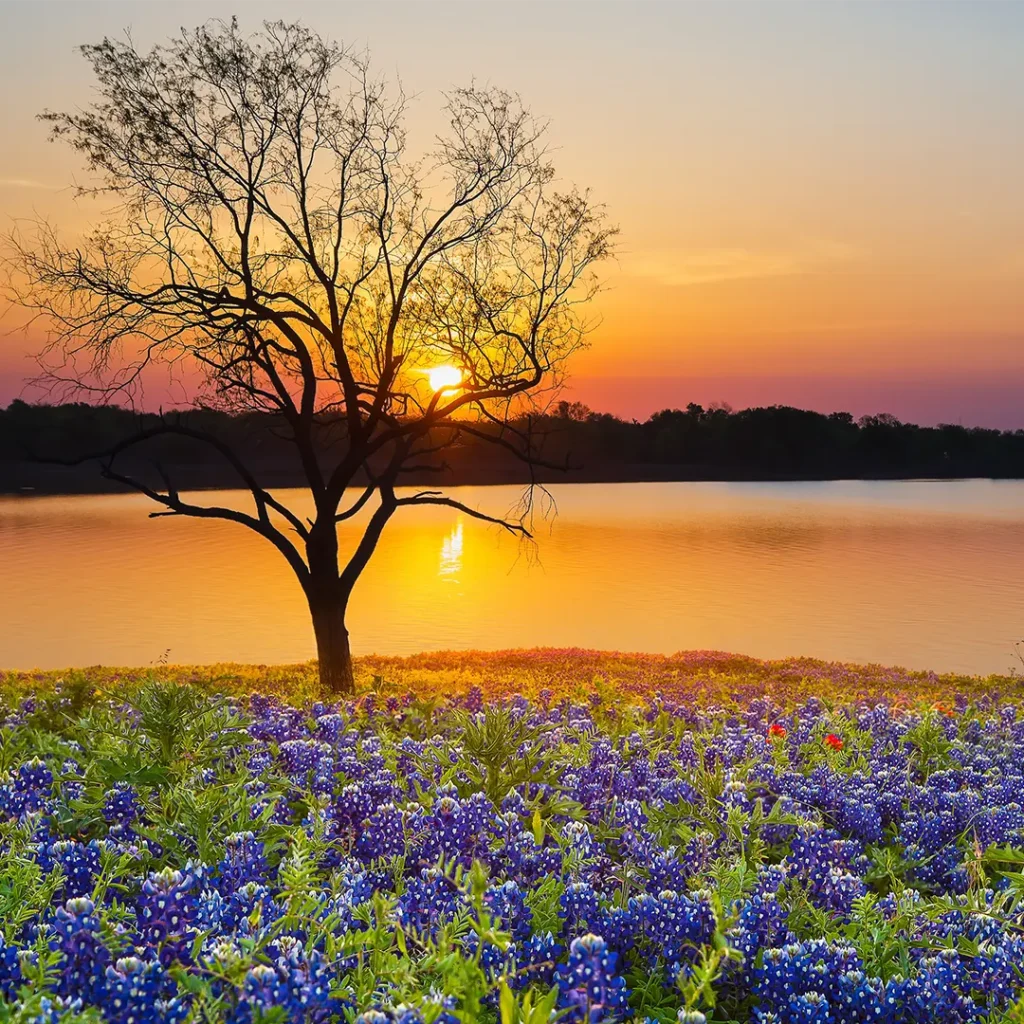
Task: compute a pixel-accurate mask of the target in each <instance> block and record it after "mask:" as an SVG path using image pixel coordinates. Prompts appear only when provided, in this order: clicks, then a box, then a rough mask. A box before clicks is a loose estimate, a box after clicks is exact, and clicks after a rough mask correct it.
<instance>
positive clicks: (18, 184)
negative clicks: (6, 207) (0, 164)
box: [0, 178, 60, 192]
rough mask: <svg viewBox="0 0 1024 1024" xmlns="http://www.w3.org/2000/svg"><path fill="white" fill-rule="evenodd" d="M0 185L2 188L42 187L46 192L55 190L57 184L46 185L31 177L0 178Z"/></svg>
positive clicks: (57, 186)
mask: <svg viewBox="0 0 1024 1024" xmlns="http://www.w3.org/2000/svg"><path fill="white" fill-rule="evenodd" d="M0 187H3V188H42V189H46V191H47V192H56V191H57V189H58V188H59V187H60V186H59V185H47V184H45V183H44V182H42V181H34V180H33V179H32V178H0Z"/></svg>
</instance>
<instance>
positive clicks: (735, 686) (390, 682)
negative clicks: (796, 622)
mask: <svg viewBox="0 0 1024 1024" xmlns="http://www.w3.org/2000/svg"><path fill="white" fill-rule="evenodd" d="M355 672H356V685H357V689H358V691H359V692H360V693H361V694H366V693H370V692H375V693H378V694H383V695H385V696H387V695H399V696H401V695H405V694H413V695H415V696H416V697H419V698H422V699H429V698H439V697H448V696H458V695H464V694H466V693H469V692H470V691H471V690H479V691H480V693H481V694H482V696H483V697H484V699H486V700H496V699H500V698H501V697H504V696H508V695H510V694H513V693H519V694H522V695H523V696H525V697H528V698H530V699H536V697H537V696H538V695H539V694H540V693H542V692H543V691H550V693H551V695H552V698H553V699H562V698H564V697H569V698H571V699H584V698H586V697H587V696H588V695H589V694H590V693H592V692H595V691H597V692H600V693H602V694H603V695H605V696H606V697H608V698H614V699H620V700H625V701H629V702H633V701H638V700H643V699H645V698H646V697H648V696H650V695H652V694H656V693H661V694H663V695H664V696H665V697H667V698H669V699H672V700H690V701H693V702H695V703H697V704H702V705H709V704H716V703H729V702H731V701H733V700H737V699H739V700H745V699H749V698H750V697H751V696H752V695H756V694H767V695H770V696H772V697H773V698H775V699H776V700H778V701H779V702H780V703H783V704H791V703H794V702H800V701H802V700H805V699H806V698H808V697H818V698H821V699H824V700H826V701H835V702H844V701H856V700H872V701H873V700H877V699H880V698H885V699H886V700H887V701H890V702H892V703H894V704H896V705H903V704H917V703H921V702H929V701H940V702H942V701H946V702H948V701H950V700H952V699H953V698H954V697H955V696H956V695H957V694H967V695H970V696H971V697H972V698H977V697H979V696H984V695H989V696H993V697H1003V698H1005V699H1007V700H1016V699H1018V697H1020V696H1021V695H1024V679H1022V678H1021V677H1019V676H1014V675H992V676H969V675H962V674H957V673H941V674H940V673H936V672H921V671H909V670H906V669H902V668H893V667H886V666H881V665H856V664H847V663H842V662H829V661H821V660H816V659H813V658H787V659H782V660H777V661H766V660H761V659H757V658H750V657H746V656H744V655H736V654H728V653H725V652H722V651H684V652H681V653H678V654H673V655H659V654H634V653H625V652H619V651H591V650H582V649H573V648H531V649H519V650H510V651H441V652H436V653H430V654H418V655H414V656H412V657H406V658H400V657H382V656H371V657H363V658H357V659H356V667H355ZM149 680H164V681H174V682H181V683H188V684H191V685H193V686H196V687H199V688H200V689H202V690H204V691H206V692H210V693H228V694H235V695H239V696H243V695H247V694H252V693H261V694H268V695H274V696H279V697H282V698H286V699H288V700H289V701H291V702H293V703H300V704H301V703H306V702H308V701H311V700H319V699H324V698H326V697H329V696H330V695H329V694H324V693H322V692H321V691H320V689H319V686H318V684H317V676H316V663H315V662H305V663H301V664H295V665H240V664H219V665H155V666H148V667H145V668H117V667H104V666H94V667H88V668H77V669H66V670H48V671H8V672H3V671H0V693H8V694H9V695H10V696H11V697H12V698H16V697H17V696H18V695H19V694H23V693H25V692H26V691H31V692H46V691H49V690H51V689H52V688H53V687H54V686H57V685H67V684H68V683H73V684H77V685H80V686H83V687H86V686H88V687H92V688H93V689H95V690H98V691H101V692H108V691H110V692H116V691H118V690H121V689H131V688H134V687H136V686H138V685H140V684H141V683H144V682H146V681H149Z"/></svg>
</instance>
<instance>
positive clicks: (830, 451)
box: [0, 401, 1024, 492]
mask: <svg viewBox="0 0 1024 1024" xmlns="http://www.w3.org/2000/svg"><path fill="white" fill-rule="evenodd" d="M167 419H170V420H173V421H175V422H180V423H181V424H183V425H184V426H185V427H186V428H187V429H194V430H196V431H199V432H202V433H203V434H209V435H211V436H215V437H218V438H220V439H222V440H223V441H224V442H225V444H227V445H229V446H230V447H231V449H232V450H233V451H237V452H239V453H240V454H241V456H242V457H243V458H244V460H245V461H246V463H247V464H249V465H253V466H258V467H259V468H260V469H261V470H262V473H263V476H264V478H265V479H267V480H268V481H272V484H273V485H274V486H278V487H284V486H290V485H292V486H297V485H300V484H301V483H302V480H303V479H304V478H303V475H302V474H303V468H302V466H301V465H300V464H299V462H298V460H297V456H296V454H295V447H294V445H293V444H292V443H291V442H290V441H289V440H288V439H287V437H286V435H285V433H284V432H283V430H282V426H283V425H282V423H281V422H280V421H279V418H277V417H274V416H272V415H269V414H263V413H252V414H246V415H230V414H227V413H224V412H221V411H216V410H211V409H198V410H190V411H189V412H187V413H184V414H181V415H180V420H179V417H178V414H172V415H171V416H169V417H165V420H167ZM160 422H161V421H160V418H159V417H158V416H156V415H148V416H143V417H141V418H140V417H139V416H137V415H135V414H134V413H131V412H129V411H128V410H126V409H122V408H118V407H114V406H105V407H97V406H90V405H84V404H71V405H53V406H51V405H28V404H26V403H24V402H20V401H17V402H13V403H12V404H11V405H10V406H9V407H8V408H7V409H6V410H0V489H2V490H4V491H8V492H10V491H17V490H19V489H20V488H22V487H33V488H36V489H40V490H78V489H82V490H93V489H96V488H97V487H103V486H104V481H103V480H102V478H101V477H100V476H99V475H98V474H96V472H95V467H92V468H91V469H90V468H89V467H82V468H81V470H80V471H73V470H70V469H57V468H54V467H52V466H46V465H39V464H37V463H35V462H33V461H32V460H33V458H36V457H42V458H44V459H53V458H55V457H56V458H59V459H62V460H66V461H73V460H75V459H77V458H79V457H80V456H82V455H84V454H88V453H90V452H94V451H96V452H98V451H106V450H109V449H110V448H111V447H114V446H116V445H117V444H118V443H119V442H121V441H122V440H123V439H125V438H128V437H132V436H136V435H137V434H138V433H139V431H140V430H142V431H146V430H150V431H152V430H153V429H154V428H155V427H156V426H157V425H158V424H159V423H160ZM514 425H515V426H516V427H517V429H520V430H522V431H523V432H527V431H529V432H530V434H531V435H532V437H533V439H534V444H535V446H536V448H537V450H538V452H541V453H542V454H543V463H544V465H543V466H535V467H533V470H532V472H533V474H534V477H535V478H536V479H539V480H543V481H556V482H557V481H559V480H637V479H790V478H792V479H830V478H843V477H866V478H873V477H879V478H886V477H946V478H950V477H963V476H989V477H1024V430H1016V431H999V430H989V429H983V428H979V427H962V426H956V425H948V424H947V425H943V426H938V427H921V426H915V425H914V424H910V423H901V422H900V421H899V420H897V419H896V418H894V417H892V416H889V415H886V414H882V415H878V416H865V417H862V418H861V419H860V420H855V419H854V418H853V416H851V415H850V414H849V413H844V412H838V413H832V414H830V415H823V414H821V413H817V412H810V411H808V410H804V409H793V408H789V407H786V406H770V407H767V408H755V409H744V410H741V411H738V412H733V411H731V410H729V409H727V408H710V409H705V408H702V407H701V406H699V405H695V404H691V405H689V406H687V408H685V409H666V410H663V411H661V412H658V413H655V414H654V415H653V416H651V417H650V419H648V420H646V421H645V422H643V423H640V422H636V421H627V420H621V419H618V418H617V417H615V416H611V415H609V414H607V413H596V412H592V411H590V410H589V409H587V408H586V407H584V406H581V405H579V404H578V403H574V404H568V403H561V404H560V405H559V406H557V407H556V408H555V409H554V410H553V413H552V414H550V415H545V416H533V417H531V418H530V419H529V420H528V421H527V420H525V419H524V420H522V421H518V422H516V423H515V424H514ZM439 429H440V428H439ZM443 429H444V431H445V440H446V441H448V439H449V435H450V434H452V433H453V431H454V432H455V433H457V430H456V428H454V427H453V426H452V425H448V426H446V427H445V428H443ZM494 429H495V430H497V429H498V428H497V427H495V428H494ZM339 430H344V423H343V422H341V421H339V418H338V417H336V416H335V417H332V416H329V415H328V416H324V417H321V418H320V419H319V420H318V429H317V430H316V431H315V432H314V436H315V437H316V444H317V455H318V457H319V458H322V459H325V460H326V459H328V458H329V456H330V452H331V450H332V445H333V444H335V443H336V437H337V432H338V431H339ZM478 430H479V427H477V429H476V430H474V432H473V433H466V434H462V435H460V436H458V437H455V438H454V439H452V441H451V443H450V444H446V446H445V450H444V458H443V460H442V461H443V463H444V469H443V472H442V473H441V474H438V473H436V472H434V471H431V474H430V475H431V478H432V479H439V481H443V482H444V483H446V484H457V483H480V482H485V483H486V482H493V483H499V482H522V481H524V480H526V479H528V476H527V474H528V473H529V472H530V469H529V467H524V465H523V463H522V462H521V461H520V460H518V459H516V458H515V457H514V456H513V455H512V454H511V453H505V456H507V457H503V456H501V455H499V454H497V453H496V448H495V446H494V445H493V444H489V443H486V442H485V441H483V440H481V438H480V437H479V436H478ZM133 458H134V460H135V461H134V464H133V466H134V471H136V472H138V474H139V475H141V476H142V477H144V478H145V477H146V475H147V473H149V474H151V475H152V476H153V480H154V483H159V478H158V477H157V476H156V469H155V468H154V467H155V464H157V463H159V464H160V465H161V466H164V467H170V468H171V469H172V471H173V473H174V475H175V478H176V479H178V480H180V486H181V487H183V488H185V487H234V486H240V485H241V481H239V480H238V479H237V477H236V475H235V473H234V470H233V469H232V467H231V465H230V463H229V462H227V461H226V460H224V459H221V458H219V457H218V455H217V453H216V451H212V450H211V449H210V447H209V445H204V444H201V443H199V442H198V441H196V440H194V439H192V438H191V437H189V436H188V434H187V433H182V434H178V433H168V434H163V435H159V436H154V437H153V438H152V439H151V440H150V441H149V442H148V443H147V444H146V445H144V446H140V448H139V450H138V451H137V452H135V454H134V456H133ZM556 467H557V468H556ZM75 473H77V475H74V474H75ZM424 476H426V471H425V472H424ZM415 481H416V474H415V472H413V473H411V474H409V477H408V482H410V483H413V482H415ZM108 484H109V482H108Z"/></svg>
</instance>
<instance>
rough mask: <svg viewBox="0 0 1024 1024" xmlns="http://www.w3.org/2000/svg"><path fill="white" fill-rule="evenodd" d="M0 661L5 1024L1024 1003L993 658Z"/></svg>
mask: <svg viewBox="0 0 1024 1024" xmlns="http://www.w3.org/2000/svg"><path fill="white" fill-rule="evenodd" d="M359 671H360V679H361V685H362V687H363V690H362V692H361V693H360V695H359V696H358V698H357V699H354V700H351V701H344V702H337V703H330V702H327V701H324V700H316V699H315V698H316V694H315V692H314V686H313V684H312V682H311V675H310V670H309V668H308V667H306V668H300V667H295V668H292V669H249V670H244V671H239V670H237V669H229V668H216V669H207V670H185V669H180V670H179V669H167V668H157V669H154V670H150V671H148V672H129V671H122V672H114V671H102V670H91V671H87V672H81V673H70V674H67V675H64V676H61V675H59V674H36V675H26V674H8V675H7V676H6V677H0V694H2V695H3V706H2V708H0V719H2V721H3V727H2V729H0V773H2V774H0V1020H12V1021H55V1020H64V1021H85V1020H106V1021H110V1022H114V1024H143V1022H147V1021H172V1022H173V1021H196V1022H214V1021H220V1022H228V1021H230V1022H239V1024H241V1022H246V1024H248V1022H257V1021H264V1022H268V1024H269V1022H274V1021H277V1022H284V1021H296V1022H298V1021H309V1022H322V1021H323V1022H326V1021H333V1020H338V1021H351V1020H355V1021H359V1022H360V1024H378V1022H380V1024H385V1022H396V1024H397V1022H403V1024H413V1022H418V1021H426V1022H430V1021H437V1022H443V1024H448V1022H453V1021H477V1020H479V1021H501V1022H502V1024H513V1022H529V1024H539V1022H541V1021H549V1020H564V1021H567V1022H576V1021H594V1022H596V1021H613V1020H635V1021H647V1020H649V1021H654V1020H657V1021H672V1020H679V1021H683V1022H687V1024H698V1022H701V1021H705V1020H707V1021H736V1022H745V1021H757V1022H761V1024H768V1022H779V1024H805V1022H835V1024H841V1022H842V1024H845V1022H850V1024H860V1022H863V1024H867V1022H893V1024H895V1022H900V1024H904V1022H924V1021H929V1022H935V1024H939V1022H962V1021H990V1022H1010V1021H1022V1020H1024V966H1022V965H1024V874H1022V873H1021V872H1022V869H1024V806H1022V803H1021V799H1022V794H1024V713H1022V710H1021V708H1020V707H1019V706H1018V703H1017V700H1018V698H1019V696H1020V694H1021V686H1020V684H1019V682H1018V681H1017V680H1016V679H1014V678H1009V677H1006V678H1000V679H989V680H979V679H968V678H956V677H939V676H934V675H927V674H912V673H906V672H900V671H890V670H886V669H881V668H877V667H871V668H856V667H851V666H841V665H827V664H823V663H820V662H812V661H809V660H796V661H789V662H755V661H753V660H752V659H744V658H734V657H729V656H726V655H715V654H707V653H698V654H693V655H683V656H677V657H676V658H658V657H653V656H652V657H643V656H637V657H630V656H618V655H595V654H592V653H588V652H557V651H555V652H552V651H540V652H518V653H505V654H502V655H495V656H485V655H478V654H470V655H437V656H429V657H424V658H421V659H416V660H410V661H400V660H396V659H376V660H366V661H364V662H363V663H362V664H361V665H360V669H359Z"/></svg>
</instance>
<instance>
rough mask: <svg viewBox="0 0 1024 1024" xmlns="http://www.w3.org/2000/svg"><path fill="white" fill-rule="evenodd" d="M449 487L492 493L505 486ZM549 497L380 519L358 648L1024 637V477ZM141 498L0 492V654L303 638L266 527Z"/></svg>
mask: <svg viewBox="0 0 1024 1024" xmlns="http://www.w3.org/2000/svg"><path fill="white" fill-rule="evenodd" d="M452 493H453V494H457V496H458V497H459V498H460V500H462V501H464V502H466V503H467V504H470V505H471V506H473V507H479V508H481V509H482V510H484V511H487V512H491V513H502V512H504V511H505V510H506V509H507V508H508V507H509V506H511V505H512V504H513V503H514V502H515V501H516V499H517V498H518V497H519V495H520V493H521V492H520V489H519V488H515V487H491V488H487V487H478V488H459V489H456V490H454V491H453V492H452ZM554 494H555V497H556V499H557V515H556V516H555V517H554V518H549V519H547V520H538V522H537V524H536V525H537V544H536V547H535V548H533V549H531V548H528V547H522V546H521V545H520V544H518V543H517V541H516V540H515V538H513V537H510V536H508V535H507V534H504V533H503V532H502V531H500V530H498V529H496V528H494V527H490V526H487V525H485V524H482V523H480V522H478V521H475V520H473V519H470V518H467V517H466V516H465V515H462V514H460V513H458V512H456V511H454V510H449V509H415V510H413V509H409V510H405V511H404V514H400V515H399V516H398V517H396V519H395V520H393V521H392V523H391V524H390V525H389V526H388V528H387V530H386V532H385V534H384V538H383V540H382V542H381V545H380V548H379V549H378V552H377V554H376V555H375V556H374V559H373V561H372V562H371V564H370V567H369V569H368V570H367V572H366V573H365V575H364V576H363V578H362V580H361V581H360V583H359V585H358V587H357V590H356V594H355V598H354V602H353V607H352V611H351V613H350V621H349V625H350V629H351V631H352V638H353V645H354V648H355V650H356V652H357V653H369V652H380V653H413V652H416V651H421V650H435V649H440V648H472V647H479V648H492V649H493V648H505V647H524V646H536V645H554V646H579V647H596V648H616V649H620V650H637V651H664V652H670V651H675V650H680V649H689V648H716V649H724V650H730V651H735V652H742V653H746V654H752V655H756V656H762V657H783V656H787V655H795V654H807V655H813V656H818V657H823V658H836V659H842V660H850V661H876V662H883V663H887V664H901V665H906V666H910V667H915V668H916V667H920V668H936V669H949V670H958V671H970V672H996V671H1006V670H1007V669H1009V668H1010V667H1011V665H1012V664H1014V657H1013V645H1014V642H1015V641H1016V640H1017V639H1018V638H1019V637H1021V636H1024V584H1022V581H1021V580H1020V578H1019V576H1020V572H1021V569H1020V567H1021V565H1022V564H1024V482H1017V481H1009V482H1006V481H987V480H970V481H955V482H930V481H920V482H918V481H911V482H905V481H899V482H873V481H871V482H864V481H853V482H827V483H661V484H611V485H609V484H572V485H565V486H561V487H556V488H555V489H554ZM279 496H280V497H282V498H284V499H285V500H287V501H289V502H290V503H294V504H295V505H301V499H300V496H299V494H298V493H297V492H286V491H282V492H280V493H279ZM197 500H206V501H214V502H219V503H233V504H238V503H241V502H243V501H244V500H245V499H244V496H243V495H242V494H240V493H238V492H224V493H219V494H204V495H200V496H198V497H197ZM151 508H152V506H151V505H150V504H149V502H148V501H147V500H146V499H145V498H143V497H140V496H135V495H98V496H97V495H89V496H74V497H28V498H4V499H0V666H3V667H8V668H29V667H33V666H37V667H62V666H67V665H86V664H99V663H103V664H125V665H127V664H131V665H145V664H149V663H153V662H156V661H158V660H160V659H162V658H167V659H169V660H171V661H174V662H215V661H244V662H256V663H272V662H284V661H297V660H304V659H307V658H310V657H312V656H313V653H314V648H313V641H312V636H311V632H310V627H309V622H308V617H307V612H306V609H305V606H304V603H303V597H302V594H301V591H300V590H299V588H298V585H297V583H296V582H295V580H294V578H293V577H292V576H291V575H290V570H289V569H288V568H287V566H286V565H285V563H284V561H283V559H282V558H281V557H280V555H278V553H277V552H276V551H274V550H273V549H272V548H271V547H270V545H269V544H267V542H266V541H264V540H262V539H261V538H259V537H257V536H256V535H254V534H251V533H250V532H249V531H247V530H245V529H244V528H242V527H239V526H236V525H234V524H230V523H217V522H208V521H202V522H199V521H195V520H189V519H180V518H163V519H156V520H151V519H148V518H147V512H148V511H150V510H151ZM346 527H347V529H345V530H344V531H343V533H342V540H343V543H345V544H352V543H354V541H355V539H356V529H355V528H354V527H353V526H351V525H350V524H346Z"/></svg>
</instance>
